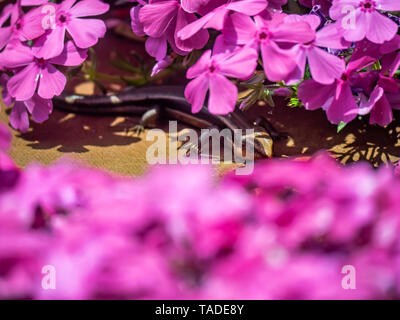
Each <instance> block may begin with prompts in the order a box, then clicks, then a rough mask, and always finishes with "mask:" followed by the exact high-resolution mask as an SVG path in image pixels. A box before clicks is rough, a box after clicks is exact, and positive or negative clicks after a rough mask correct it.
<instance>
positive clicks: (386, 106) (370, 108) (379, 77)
mask: <svg viewBox="0 0 400 320" xmlns="http://www.w3.org/2000/svg"><path fill="white" fill-rule="evenodd" d="M360 78H361V79H363V78H364V79H365V78H367V79H366V80H367V83H366V84H365V85H364V92H365V94H366V95H367V96H369V98H364V97H365V96H363V98H364V99H361V103H360V111H359V114H361V115H365V114H368V113H370V118H369V123H370V124H378V125H380V126H386V125H388V124H389V123H391V122H392V120H393V112H392V106H391V105H390V102H389V99H388V97H387V94H398V93H400V83H399V82H398V81H396V80H395V79H393V78H390V77H386V76H384V72H381V73H378V72H370V73H364V74H360ZM370 88H373V90H372V91H371V89H370Z"/></svg>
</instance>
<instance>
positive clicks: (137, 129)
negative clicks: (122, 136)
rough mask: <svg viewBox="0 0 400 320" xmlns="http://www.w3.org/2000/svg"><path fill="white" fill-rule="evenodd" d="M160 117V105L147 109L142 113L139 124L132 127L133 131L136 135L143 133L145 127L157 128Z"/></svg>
mask: <svg viewBox="0 0 400 320" xmlns="http://www.w3.org/2000/svg"><path fill="white" fill-rule="evenodd" d="M159 118H160V108H159V107H154V108H152V109H150V110H148V111H146V112H145V113H144V114H143V115H142V118H141V119H140V122H139V124H137V125H136V126H134V127H133V128H132V131H133V132H134V133H135V134H136V135H140V134H141V133H143V132H144V129H147V128H155V127H156V125H157V122H158V120H159Z"/></svg>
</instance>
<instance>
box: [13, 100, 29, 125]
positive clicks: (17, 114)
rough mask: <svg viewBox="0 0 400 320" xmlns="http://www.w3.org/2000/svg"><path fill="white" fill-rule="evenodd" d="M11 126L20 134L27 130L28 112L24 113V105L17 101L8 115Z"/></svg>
mask: <svg viewBox="0 0 400 320" xmlns="http://www.w3.org/2000/svg"><path fill="white" fill-rule="evenodd" d="M10 124H11V126H12V127H13V128H14V129H16V130H19V131H21V132H23V133H24V132H26V131H28V129H29V118H28V112H27V111H26V107H25V104H24V103H23V102H21V101H17V102H16V103H15V104H14V107H13V108H12V110H11V113H10Z"/></svg>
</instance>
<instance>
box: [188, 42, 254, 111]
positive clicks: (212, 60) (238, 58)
mask: <svg viewBox="0 0 400 320" xmlns="http://www.w3.org/2000/svg"><path fill="white" fill-rule="evenodd" d="M257 58H258V54H257V51H256V50H254V49H252V48H250V47H246V48H243V49H239V50H237V51H234V52H227V53H218V50H216V47H215V48H214V54H212V53H211V50H208V51H206V52H205V53H204V54H203V56H202V57H201V58H200V59H199V60H198V61H197V63H196V64H195V65H194V66H193V67H191V68H190V69H189V70H188V72H187V77H188V78H189V79H193V78H195V79H194V80H192V81H191V82H189V84H188V85H187V86H186V90H185V96H186V99H187V100H188V101H189V102H190V103H191V104H192V112H193V113H197V112H199V111H200V110H201V109H202V108H203V104H204V100H205V98H206V94H207V91H208V90H210V97H209V100H208V110H209V111H210V112H211V113H214V114H228V113H230V112H232V111H233V110H234V109H235V105H236V101H237V97H238V89H237V87H236V86H235V85H234V84H233V83H232V82H230V81H229V80H228V79H227V78H226V77H234V78H241V79H243V78H248V77H249V76H251V75H252V74H253V73H254V71H255V68H256V66H257Z"/></svg>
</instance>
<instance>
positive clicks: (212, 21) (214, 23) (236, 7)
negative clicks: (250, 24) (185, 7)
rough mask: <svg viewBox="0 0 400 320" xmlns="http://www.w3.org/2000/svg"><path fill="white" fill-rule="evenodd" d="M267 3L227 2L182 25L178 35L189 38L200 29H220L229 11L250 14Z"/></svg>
mask: <svg viewBox="0 0 400 320" xmlns="http://www.w3.org/2000/svg"><path fill="white" fill-rule="evenodd" d="M267 4H268V3H267V1H265V0H246V1H243V0H242V1H234V2H229V3H227V4H224V5H222V6H220V7H218V8H216V9H214V10H212V11H211V12H209V13H207V14H206V15H205V16H203V17H202V18H200V19H199V20H197V21H195V22H193V23H191V24H189V25H188V26H186V27H184V28H183V29H182V30H180V31H179V32H178V37H179V38H180V39H181V40H186V39H189V38H190V37H192V36H193V35H194V34H196V33H197V32H199V31H200V30H201V29H208V28H213V29H216V30H222V28H223V27H224V24H225V20H226V18H227V17H228V16H229V13H230V12H231V11H233V12H240V13H243V14H246V15H249V16H252V15H255V14H258V13H260V12H262V11H263V10H264V9H266V7H267Z"/></svg>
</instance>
